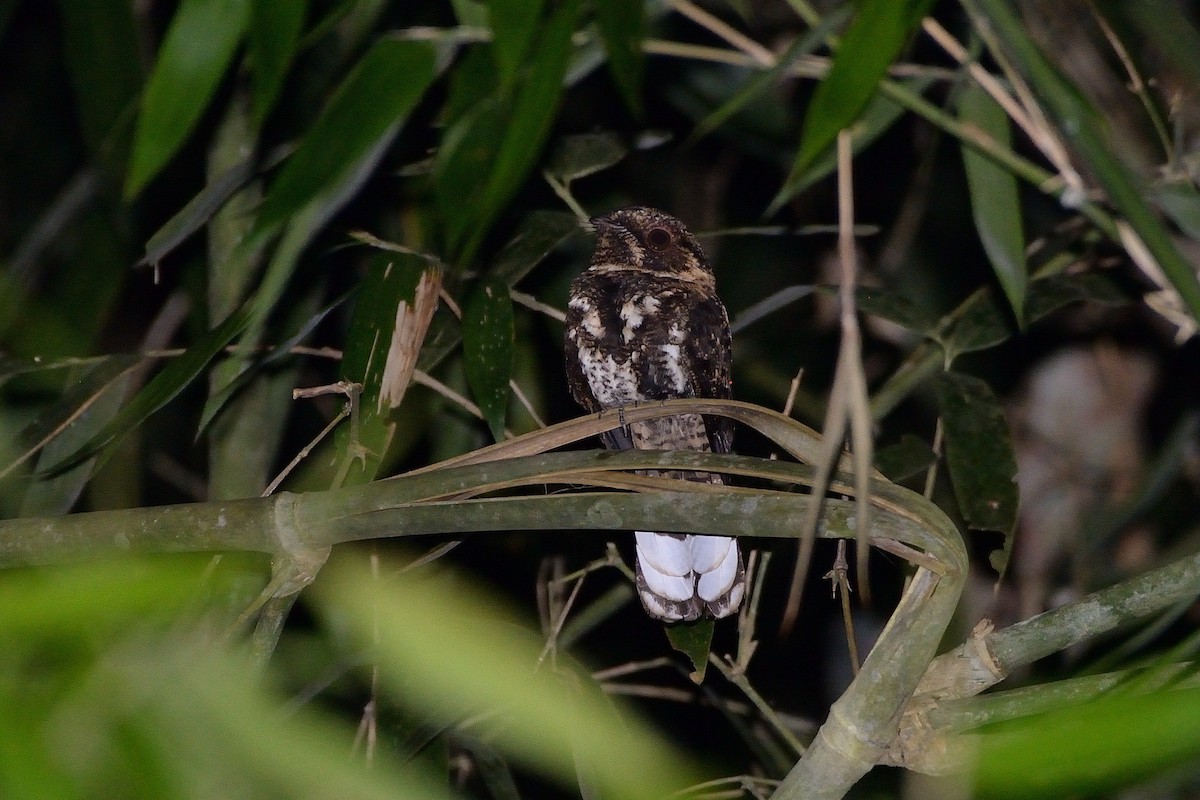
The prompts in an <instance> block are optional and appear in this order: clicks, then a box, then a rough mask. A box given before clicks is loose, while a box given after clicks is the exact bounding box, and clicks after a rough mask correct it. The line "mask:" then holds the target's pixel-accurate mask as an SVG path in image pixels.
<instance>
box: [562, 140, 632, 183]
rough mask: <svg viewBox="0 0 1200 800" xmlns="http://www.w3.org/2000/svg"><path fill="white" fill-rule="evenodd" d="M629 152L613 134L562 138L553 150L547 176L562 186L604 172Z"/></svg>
mask: <svg viewBox="0 0 1200 800" xmlns="http://www.w3.org/2000/svg"><path fill="white" fill-rule="evenodd" d="M628 152H629V148H627V147H626V146H625V144H624V143H623V142H622V141H621V139H620V137H618V136H617V135H616V134H615V133H580V134H575V135H574V136H564V137H563V138H562V139H560V140H559V141H558V143H557V144H556V145H555V147H554V152H553V153H552V154H551V156H550V159H549V161H548V162H547V163H546V172H548V173H550V175H552V176H554V177H555V178H557V179H558V180H560V181H562V182H563V183H570V182H571V181H573V180H575V179H576V178H583V177H586V176H588V175H591V174H593V173H596V172H601V171H602V170H606V169H608V168H609V167H611V166H613V165H614V164H618V163H620V161H621V159H623V158H625V154H626V153H628Z"/></svg>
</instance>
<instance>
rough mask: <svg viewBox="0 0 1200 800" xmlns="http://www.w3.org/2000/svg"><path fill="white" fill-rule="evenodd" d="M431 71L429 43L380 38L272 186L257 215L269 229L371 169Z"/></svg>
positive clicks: (432, 58) (422, 90)
mask: <svg viewBox="0 0 1200 800" xmlns="http://www.w3.org/2000/svg"><path fill="white" fill-rule="evenodd" d="M434 74H435V52H434V48H433V46H432V45H431V44H429V43H428V42H418V41H411V40H409V41H402V40H398V39H382V40H380V41H379V42H377V43H376V44H375V46H374V47H372V48H371V49H370V50H369V51H367V54H366V55H365V56H363V58H362V60H361V61H360V62H359V63H358V65H357V66H356V67H355V68H354V70H353V71H352V72H351V73H350V75H348V76H347V77H346V79H345V80H344V81H343V82H342V84H341V86H339V87H338V89H337V91H336V92H335V93H334V95H333V97H331V98H330V100H329V103H328V104H327V105H326V106H325V109H324V111H323V112H322V113H321V116H320V118H318V119H317V121H316V122H315V123H314V124H313V126H312V129H311V130H309V132H308V133H307V134H306V135H305V137H304V140H303V141H302V142H301V143H300V146H299V147H298V148H297V149H296V153H295V154H294V155H293V156H292V157H291V158H289V159H288V160H287V162H286V163H285V164H284V166H283V169H282V170H281V171H280V174H279V177H278V178H277V179H276V180H275V182H274V183H273V184H272V185H271V189H270V192H269V194H268V195H267V199H266V200H264V201H263V206H262V211H261V212H260V214H259V221H258V227H259V229H267V228H270V227H271V226H273V225H276V224H278V223H280V222H282V221H284V220H285V219H287V218H288V217H290V216H292V215H293V214H295V213H296V212H297V211H299V210H300V209H301V208H303V207H304V206H305V205H307V204H308V203H310V202H311V201H312V200H313V199H314V198H316V197H317V196H318V195H321V194H322V193H323V192H325V191H327V190H328V187H329V186H330V185H332V184H335V183H338V182H340V181H343V180H344V179H345V177H346V176H347V175H351V174H358V173H360V172H361V171H363V170H369V168H370V167H373V166H374V163H375V161H376V160H377V159H378V158H379V155H380V152H381V150H382V149H384V148H386V147H387V145H388V144H390V143H391V141H392V139H393V138H394V137H395V136H396V134H397V133H398V132H399V131H400V127H401V125H403V123H404V120H405V118H406V117H407V116H408V113H409V112H410V111H411V110H412V108H413V106H415V105H416V104H417V101H418V100H420V99H421V96H422V95H423V94H424V93H425V90H426V89H427V88H428V87H429V84H430V83H431V82H432V81H433V77H434Z"/></svg>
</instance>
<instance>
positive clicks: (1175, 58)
mask: <svg viewBox="0 0 1200 800" xmlns="http://www.w3.org/2000/svg"><path fill="white" fill-rule="evenodd" d="M1101 7H1102V9H1103V11H1104V12H1105V13H1106V14H1117V15H1119V16H1124V17H1126V18H1128V19H1129V20H1131V21H1132V22H1133V24H1134V25H1136V26H1137V28H1138V29H1139V30H1140V31H1141V33H1142V35H1143V36H1144V37H1145V41H1146V42H1153V43H1154V50H1155V54H1156V55H1157V56H1158V58H1164V59H1166V60H1168V61H1169V62H1170V63H1171V66H1172V67H1174V68H1175V69H1177V70H1179V71H1180V72H1182V73H1183V74H1184V75H1186V76H1187V80H1188V81H1189V82H1190V83H1191V84H1192V85H1193V86H1195V85H1196V84H1197V83H1200V64H1197V63H1196V53H1200V31H1197V30H1196V18H1195V8H1194V7H1191V6H1188V5H1182V6H1177V5H1175V4H1174V3H1123V2H1119V0H1106V2H1104V3H1102V4H1101Z"/></svg>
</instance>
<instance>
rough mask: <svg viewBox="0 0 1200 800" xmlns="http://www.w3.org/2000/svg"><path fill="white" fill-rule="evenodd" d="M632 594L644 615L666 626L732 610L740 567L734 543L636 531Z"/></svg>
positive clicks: (741, 581)
mask: <svg viewBox="0 0 1200 800" xmlns="http://www.w3.org/2000/svg"><path fill="white" fill-rule="evenodd" d="M634 537H635V538H636V540H637V590H638V596H639V597H641V599H642V605H643V606H644V607H645V609H646V613H647V614H649V615H650V616H652V617H656V618H658V619H661V620H663V621H665V622H681V621H691V620H695V619H699V618H700V617H702V616H710V617H716V618H718V619H719V618H721V617H725V616H728V615H730V614H732V613H733V612H735V611H737V609H738V605H739V604H740V603H741V601H742V595H743V594H744V593H745V567H743V565H742V554H741V551H740V550H739V549H738V543H737V539H734V538H732V537H730V536H699V535H696V534H690V533H654V532H652V531H636V532H635V533H634Z"/></svg>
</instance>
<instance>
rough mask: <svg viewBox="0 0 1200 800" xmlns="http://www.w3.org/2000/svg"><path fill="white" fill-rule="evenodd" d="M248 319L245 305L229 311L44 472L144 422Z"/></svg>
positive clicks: (101, 446) (87, 453) (88, 453)
mask: <svg viewBox="0 0 1200 800" xmlns="http://www.w3.org/2000/svg"><path fill="white" fill-rule="evenodd" d="M249 320H250V314H249V311H248V309H247V308H245V307H243V308H242V309H240V310H238V311H236V312H235V313H233V314H230V315H229V318H228V319H226V320H225V321H224V322H222V323H221V324H220V325H218V326H217V327H216V328H213V329H212V330H211V331H209V332H208V333H207V334H205V335H204V336H203V337H201V338H200V340H199V341H198V342H196V343H195V344H193V345H192V346H191V347H189V348H188V349H187V351H186V352H185V353H184V354H183V355H181V356H179V357H178V358H173V359H171V360H170V361H169V362H168V363H167V365H166V366H165V367H164V368H163V370H162V372H160V373H158V374H157V375H155V376H154V378H153V379H152V380H151V381H150V382H149V383H147V384H146V386H145V387H143V388H142V390H141V391H140V392H138V393H137V395H136V396H135V397H134V398H133V400H131V401H130V402H129V404H128V405H126V406H125V407H124V408H123V409H121V413H120V414H118V415H117V417H116V419H114V420H112V421H111V422H109V423H108V424H107V425H105V426H104V427H103V428H102V429H101V430H100V432H99V433H97V434H96V435H95V436H93V437H92V438H91V439H90V440H89V441H88V442H87V444H85V445H83V446H82V447H81V448H79V449H78V450H76V451H75V452H74V453H72V454H71V455H69V456H66V457H64V458H63V459H62V460H61V461H59V462H57V463H56V464H54V465H52V466H49V467H47V468H45V469H44V470H43V471H42V474H47V475H56V474H58V473H60V472H62V471H63V470H66V469H69V468H71V467H73V466H75V465H76V464H79V463H81V462H83V461H85V460H87V459H89V458H91V457H92V456H94V455H96V454H97V453H99V452H100V451H101V450H103V449H104V448H105V447H107V446H108V445H109V444H111V443H112V442H114V441H116V440H118V439H121V438H123V437H125V436H126V435H127V434H129V432H130V431H132V430H133V429H134V428H136V427H137V426H138V425H141V424H142V423H143V422H145V421H146V418H147V417H149V416H150V415H151V414H153V413H154V412H155V411H158V410H159V409H160V408H162V407H163V406H165V405H166V404H167V403H169V402H171V400H173V399H174V398H175V396H176V395H178V394H179V393H180V392H182V391H183V390H184V388H186V387H187V386H188V385H189V384H190V383H191V382H192V381H194V380H195V379H196V377H197V376H198V375H199V374H200V373H201V371H203V369H204V368H205V367H206V366H207V365H208V363H209V362H210V361H212V359H213V357H214V356H216V355H217V353H219V352H221V350H223V349H224V348H225V346H226V345H227V344H229V343H230V342H231V341H233V339H234V337H235V336H237V335H238V334H239V333H241V332H242V330H243V329H244V328H245V327H246V324H247V323H248V322H249Z"/></svg>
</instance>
